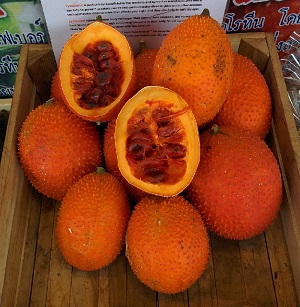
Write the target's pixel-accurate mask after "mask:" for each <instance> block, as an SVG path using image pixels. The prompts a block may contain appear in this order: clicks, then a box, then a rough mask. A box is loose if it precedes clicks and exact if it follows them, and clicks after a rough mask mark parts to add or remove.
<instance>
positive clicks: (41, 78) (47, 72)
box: [27, 44, 56, 102]
mask: <svg viewBox="0 0 300 307" xmlns="http://www.w3.org/2000/svg"><path fill="white" fill-rule="evenodd" d="M27 69H28V71H29V73H30V76H31V78H32V79H33V81H34V84H35V86H36V89H37V92H38V93H39V96H40V98H41V101H42V102H45V101H47V100H48V99H49V97H50V92H51V83H52V78H53V76H54V74H55V71H56V61H55V58H54V54H53V51H52V48H51V46H50V45H45V44H34V45H29V52H28V62H27Z"/></svg>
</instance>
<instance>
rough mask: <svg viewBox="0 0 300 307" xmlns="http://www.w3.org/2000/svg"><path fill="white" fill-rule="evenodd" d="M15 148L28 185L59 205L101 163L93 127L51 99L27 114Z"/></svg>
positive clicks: (97, 134) (100, 148) (97, 141)
mask: <svg viewBox="0 0 300 307" xmlns="http://www.w3.org/2000/svg"><path fill="white" fill-rule="evenodd" d="M17 145H18V155H19V158H20V164H21V166H22V168H23V170H24V173H25V175H26V176H27V177H28V179H29V180H30V182H31V183H32V185H33V186H34V187H35V188H36V189H37V190H38V191H39V192H41V193H42V194H44V195H46V196H48V197H51V198H53V199H56V200H59V201H60V200H62V199H63V197H64V196H65V194H66V192H67V190H68V189H69V188H70V187H71V186H72V185H73V184H74V183H75V181H77V180H78V179H79V178H80V177H81V176H83V175H85V174H87V173H89V172H92V171H95V170H96V168H97V167H98V166H100V165H101V163H102V155H103V154H102V143H101V140H100V137H99V133H98V129H97V126H96V125H95V124H94V123H91V122H88V121H85V120H83V119H81V118H79V117H78V116H76V115H75V114H73V113H72V112H71V111H70V110H69V109H68V108H67V107H66V106H65V105H64V104H63V103H56V102H55V101H54V100H53V99H52V100H49V101H47V102H46V103H44V104H42V105H40V106H38V107H37V108H35V109H34V110H32V111H31V112H30V113H29V114H28V116H27V118H26V119H25V121H24V122H23V125H22V127H21V129H20V132H19V136H18V144H17Z"/></svg>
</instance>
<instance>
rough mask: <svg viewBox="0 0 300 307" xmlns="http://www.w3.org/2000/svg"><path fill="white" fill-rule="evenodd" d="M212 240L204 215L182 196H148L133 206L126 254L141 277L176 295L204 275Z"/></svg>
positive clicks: (139, 277)
mask: <svg viewBox="0 0 300 307" xmlns="http://www.w3.org/2000/svg"><path fill="white" fill-rule="evenodd" d="M209 251H210V249H209V239H208V235H207V231H206V228H205V226H204V223H203V221H202V219H201V216H200V215H199V213H198V212H197V210H196V209H195V208H193V206H192V205H191V204H190V203H189V202H188V201H187V200H185V199H184V198H183V197H182V196H173V197H168V198H165V197H159V196H153V195H151V196H146V197H144V198H143V199H142V200H141V201H140V202H139V203H138V204H137V205H136V206H135V208H134V211H133V213H132V215H131V217H130V220H129V223H128V227H127V232H126V256H127V259H128V261H129V264H130V266H131V268H132V270H133V272H134V273H135V274H136V276H137V277H138V279H139V280H140V281H141V282H142V283H144V284H145V285H147V286H148V287H150V288H151V289H153V290H156V291H159V292H162V293H167V294H174V293H178V292H181V291H184V290H186V289H187V288H189V287H190V286H191V285H192V284H193V283H195V282H196V280H197V279H198V278H199V277H200V276H201V275H202V273H203V271H204V270H205V268H206V265H207V262H208V257H209Z"/></svg>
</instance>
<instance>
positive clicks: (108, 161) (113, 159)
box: [103, 120, 147, 204]
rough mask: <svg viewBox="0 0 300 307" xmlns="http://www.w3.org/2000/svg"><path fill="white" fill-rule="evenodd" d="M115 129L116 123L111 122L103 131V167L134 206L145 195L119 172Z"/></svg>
mask: <svg viewBox="0 0 300 307" xmlns="http://www.w3.org/2000/svg"><path fill="white" fill-rule="evenodd" d="M115 127H116V121H115V120H112V121H110V122H108V125H107V127H106V129H105V131H104V137H103V155H104V161H105V167H106V170H107V171H108V172H109V173H111V174H112V175H114V176H115V177H116V178H117V179H118V180H119V181H120V182H121V184H122V185H123V187H124V188H125V190H126V192H127V195H128V196H129V199H130V201H131V203H132V204H136V203H137V202H139V201H140V200H141V199H142V198H143V197H144V196H146V195H147V193H146V192H144V191H142V190H140V189H138V188H136V187H135V186H133V185H131V184H130V183H129V182H128V181H127V180H126V179H125V178H124V177H123V176H122V174H121V172H120V169H119V167H118V159H117V153H116V145H115Z"/></svg>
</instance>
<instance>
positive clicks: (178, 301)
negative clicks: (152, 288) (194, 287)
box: [158, 290, 189, 307]
mask: <svg viewBox="0 0 300 307" xmlns="http://www.w3.org/2000/svg"><path fill="white" fill-rule="evenodd" d="M158 306H159V307H188V306H189V302H188V291H187V290H185V291H183V292H180V293H176V294H163V293H158Z"/></svg>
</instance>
